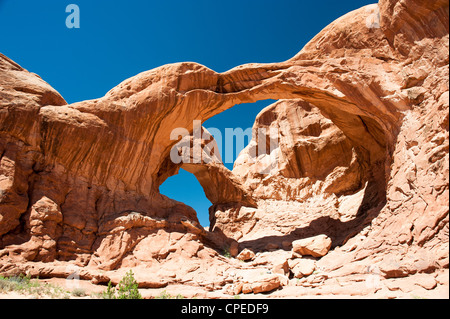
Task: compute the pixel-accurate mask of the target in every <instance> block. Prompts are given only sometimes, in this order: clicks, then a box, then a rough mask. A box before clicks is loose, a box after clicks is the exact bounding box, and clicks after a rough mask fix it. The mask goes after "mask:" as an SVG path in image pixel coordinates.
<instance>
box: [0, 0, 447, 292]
mask: <svg viewBox="0 0 450 319" xmlns="http://www.w3.org/2000/svg"><path fill="white" fill-rule="evenodd" d="M448 23H449V3H448V1H445V0H439V1H433V2H430V1H424V0H407V1H406V0H405V1H398V0H380V2H379V3H378V4H374V5H370V6H366V7H363V8H361V9H358V10H355V11H353V12H350V13H348V14H347V15H345V16H343V17H341V18H339V19H338V20H336V21H334V22H333V23H331V24H330V25H329V26H327V27H326V28H325V29H324V30H322V31H321V32H320V33H319V34H318V35H317V36H315V37H314V38H313V39H312V40H311V41H310V42H309V43H308V44H307V45H306V46H305V47H304V48H303V49H302V50H301V51H300V52H299V53H298V54H297V55H296V56H294V57H293V58H292V59H290V60H288V61H285V62H282V63H272V64H246V65H242V66H238V67H236V68H234V69H232V70H229V71H227V72H224V73H217V72H214V71H213V70H210V69H208V68H207V67H205V66H202V65H199V64H196V63H176V64H171V65H165V66H161V67H159V68H156V69H154V70H150V71H146V72H143V73H141V74H138V75H136V76H134V77H132V78H130V79H127V80H125V81H124V82H122V83H121V84H119V85H118V86H117V87H115V88H113V89H112V90H111V91H109V92H108V93H107V94H106V95H105V96H104V97H102V98H99V99H95V100H89V101H82V102H78V103H74V104H70V105H68V104H67V103H66V102H65V100H64V99H63V98H62V97H61V95H60V94H59V93H58V92H56V91H55V90H54V89H53V88H51V87H50V86H49V85H48V84H47V83H46V82H45V81H43V80H42V79H41V78H40V77H39V76H37V75H36V74H33V73H31V72H28V71H27V70H25V69H24V68H22V67H21V66H19V65H18V64H17V63H15V62H13V61H12V60H10V59H9V58H7V57H5V56H4V55H1V54H0V273H1V274H13V273H20V272H28V273H31V274H32V275H35V276H38V275H39V276H40V277H41V278H45V277H67V276H68V275H70V273H71V272H72V271H73V270H71V269H72V268H71V267H78V268H77V269H80V273H81V274H82V277H83V278H85V279H90V280H92V281H93V282H96V283H102V282H107V281H109V280H112V281H113V282H118V281H119V280H120V279H118V278H119V276H120V275H121V274H122V273H124V270H125V269H126V268H130V267H133V268H134V269H135V270H136V273H137V278H138V281H139V283H140V285H141V286H142V287H151V288H158V287H163V286H165V285H167V284H168V283H182V284H186V283H188V284H191V285H197V286H202V287H205V288H207V289H209V290H217V289H222V288H223V287H224V286H225V285H226V284H230V283H235V284H238V285H237V286H236V287H238V288H236V289H234V291H242V290H245V291H246V292H254V293H259V292H262V291H271V290H272V289H276V288H279V287H280V285H282V282H285V279H283V277H276V276H275V277H276V278H275V277H274V276H268V277H267V278H265V279H261V280H260V281H258V280H253V279H252V280H250V281H248V280H247V281H245V280H244V281H242V280H241V279H239V278H240V277H239V276H238V275H236V274H234V275H233V274H230V272H229V271H230V269H235V270H236V271H245V269H246V267H249V266H248V265H247V264H245V265H242V264H239V263H235V262H234V260H232V259H227V258H224V257H222V256H220V254H219V253H221V252H222V250H223V249H229V247H233V255H237V253H238V251H239V250H243V249H244V248H247V249H251V250H252V251H253V252H256V255H255V256H254V258H253V257H252V258H251V259H254V260H253V261H252V263H253V266H252V267H256V268H258V267H263V268H264V267H265V266H264V265H269V266H270V269H272V267H273V266H276V265H278V262H277V263H275V264H272V262H271V261H267V262H261V264H258V256H259V255H258V254H263V253H266V252H271V251H275V250H282V251H290V250H291V249H292V248H293V246H294V248H295V247H297V246H296V244H294V243H296V241H298V240H305V239H308V238H311V237H315V236H317V235H324V236H325V237H326V238H328V239H329V242H330V246H328V245H326V246H327V247H326V249H325V250H326V251H325V253H324V254H322V253H320V254H319V255H313V256H315V257H316V258H319V257H321V258H320V259H317V261H316V262H315V263H314V264H313V263H312V262H309V263H308V262H306V263H303V264H304V265H303V266H302V267H300V266H298V265H297V268H295V267H294V266H293V269H296V270H295V272H294V275H295V276H297V277H298V278H302V277H304V278H305V281H303V282H302V283H303V284H304V285H305V286H310V287H312V286H314V285H317V284H319V283H320V284H326V283H327V282H330V280H332V279H333V278H342V277H343V276H347V277H348V276H354V275H367V269H369V268H370V269H374V267H375V268H376V269H378V270H379V274H380V276H383V278H385V279H386V280H388V279H390V278H400V277H402V278H403V277H408V276H416V277H417V276H419V275H423V274H430V273H437V272H440V271H442V269H448V263H449V257H448V248H449V246H448V245H449V230H448V229H449V228H448V222H449V219H448V218H449V214H448V213H449V206H448V200H449V189H448V184H449V183H448V174H449V165H448V163H449V133H448V130H449V115H448V109H449V68H448V63H449V54H448V49H449V27H448ZM261 99H277V100H279V101H278V102H276V103H275V104H273V105H271V106H269V107H267V108H266V109H264V110H262V111H261V113H260V114H259V115H258V116H257V118H256V120H255V124H254V129H255V130H257V129H258V128H265V129H266V132H270V128H276V129H277V131H278V132H279V135H278V136H277V137H276V139H274V138H273V137H272V136H270V135H269V134H267V135H266V136H264V137H263V138H262V139H261V138H253V140H252V141H251V142H250V144H249V145H248V146H247V147H246V148H245V149H244V150H243V151H242V152H241V154H240V155H239V157H238V159H237V160H236V163H235V166H234V168H233V170H232V171H230V170H228V169H227V168H225V167H224V166H223V165H222V164H221V163H220V161H219V162H218V161H210V160H205V159H207V158H208V159H211V158H214V157H217V156H218V154H214V153H208V154H204V157H202V158H203V159H202V160H201V161H198V162H195V163H194V162H193V161H190V162H188V163H183V162H181V163H174V162H173V161H172V160H171V158H170V154H171V151H172V150H173V149H174V147H175V148H176V147H177V146H179V147H181V146H182V145H191V144H192V143H194V141H192V137H193V136H189V134H192V135H194V134H193V131H194V124H193V123H194V121H195V120H200V121H202V122H203V121H205V120H207V119H209V118H211V117H212V116H214V115H216V114H219V113H220V112H223V111H224V110H226V109H228V108H230V107H232V106H234V105H236V104H240V103H248V102H255V101H257V100H261ZM231 124H232V123H230V125H231ZM177 128H186V130H187V131H188V133H189V134H188V135H184V136H180V137H179V138H178V139H173V138H171V134H172V133H173V131H174V130H175V129H177ZM204 131H205V130H204V129H202V132H204ZM209 141H210V140H208V141H207V142H209ZM178 143H181V144H178ZM183 143H184V144H183ZM186 143H187V144H186ZM205 143H206V142H205V141H204V142H203V145H204V144H205ZM272 146H273V147H272ZM255 149H265V150H266V152H265V153H264V154H262V155H261V156H258V158H256V159H252V156H251V154H252V153H253V152H254V151H255ZM194 155H195V154H189V156H188V157H189V158H191V157H193V156H194ZM181 167H182V168H184V169H186V170H187V171H189V172H191V173H193V174H194V175H195V176H196V177H197V179H198V180H199V182H200V183H201V185H202V186H203V187H204V189H205V194H206V195H207V197H208V198H209V199H210V200H211V202H212V203H213V206H212V207H211V208H210V220H211V228H210V231H206V230H205V229H203V228H202V227H201V226H200V224H199V223H198V219H197V217H196V212H195V211H194V210H193V209H192V208H190V207H188V206H187V205H185V204H183V203H180V202H177V201H174V200H172V199H169V198H167V197H166V196H164V195H161V194H160V193H159V190H158V189H159V186H160V185H161V184H162V183H163V182H164V181H165V180H166V179H167V178H168V177H170V176H172V175H174V174H176V173H177V172H178V169H179V168H181ZM297 243H298V242H297ZM236 247H238V249H237V251H234V250H236ZM330 248H331V250H330V251H329V252H328V249H330ZM295 249H296V248H295ZM295 249H294V250H295ZM327 252H328V253H327ZM322 256H323V257H322ZM286 260H287V259H286ZM255 263H256V264H255ZM282 264H283V265H285V262H283V263H282ZM305 265H306V266H305ZM278 268H279V267H278ZM305 269H306V270H305ZM310 269H320V270H321V272H323V273H322V274H319V275H316V276H314V275H312V277H311V276H309V274H310V273H311V271H310ZM447 271H448V270H447ZM150 274H151V275H150ZM306 274H308V276H307V275H306ZM433 276H434V275H433ZM437 276H438V275H435V277H436V278H438V277H437ZM416 277H415V278H416ZM280 278H281V279H280ZM304 278H302V280H303V279H304ZM417 278H419V277H417ZM433 278H434V277H433ZM288 280H289V279H288ZM349 280H350V279H349ZM355 280H356V281H357V282H361V280H360V279H358V278H356V279H355ZM433 280H434V279H433ZM255 282H259V283H260V284H258V285H256V284H254V283H255ZM423 282H424V283H423V286H426V287H431V286H432V287H433V288H430V289H435V287H436V285H435V284H434V283H435V282H436V281H433V285H430V284H428V282H430V280H429V278H428V277H427V279H424V280H423ZM440 282H443V285H445V284H447V286H448V281H447V283H445V281H442V280H441V281H440ZM389 285H390V286H389ZM389 285H387V286H386V287H387V288H386V289H388V290H389V287H391V288H392V287H396V285H395V284H393V283H392V282H390V284H389ZM402 287H403V286H402ZM324 289H325V288H324ZM392 289H395V288H392ZM399 289H400V288H399ZM357 290H358V289H357ZM405 290H406V288H405ZM325 291H326V290H325ZM336 291H339V289H337V290H336ZM360 291H365V290H360ZM390 291H391V290H390Z"/></svg>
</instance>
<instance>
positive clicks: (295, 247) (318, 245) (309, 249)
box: [292, 235, 331, 257]
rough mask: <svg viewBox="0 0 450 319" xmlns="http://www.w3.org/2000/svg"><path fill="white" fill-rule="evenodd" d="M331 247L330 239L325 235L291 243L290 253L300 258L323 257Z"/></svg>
mask: <svg viewBox="0 0 450 319" xmlns="http://www.w3.org/2000/svg"><path fill="white" fill-rule="evenodd" d="M330 247H331V239H330V238H329V237H328V236H327V235H317V236H314V237H310V238H305V239H299V240H296V241H294V242H292V251H293V252H295V253H297V254H300V255H302V256H306V255H311V256H313V257H323V256H325V255H326V254H327V253H328V251H329V250H330Z"/></svg>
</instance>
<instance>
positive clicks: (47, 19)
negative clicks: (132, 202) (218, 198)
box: [0, 0, 376, 226]
mask: <svg viewBox="0 0 450 319" xmlns="http://www.w3.org/2000/svg"><path fill="white" fill-rule="evenodd" d="M375 2H376V0H341V1H336V0H322V1H302V0H227V1H214V0H126V1H117V0H69V1H64V0H39V1H36V0H22V1H19V0H0V52H1V53H3V54H5V55H6V56H8V57H10V58H11V59H13V60H14V61H16V62H17V63H19V64H20V65H21V66H22V67H24V68H26V69H28V70H29V71H31V72H35V73H37V74H39V75H40V76H41V77H42V78H43V79H44V80H45V81H47V82H48V83H50V85H52V86H53V87H54V88H55V89H56V90H58V91H59V92H60V93H61V94H62V96H63V97H64V98H65V99H66V101H67V102H68V103H72V102H77V101H81V100H86V99H93V98H98V97H101V96H103V95H105V93H106V92H107V91H109V90H110V89H111V88H113V87H114V86H116V85H117V84H119V83H120V82H122V81H123V80H124V79H126V78H129V77H131V76H134V75H136V74H137V73H139V72H142V71H145V70H149V69H152V68H155V67H158V66H161V65H163V64H167V63H173V62H181V61H193V62H198V63H201V64H203V65H205V66H207V67H209V68H211V69H213V70H215V71H217V72H223V71H226V70H228V69H230V68H233V67H235V66H237V65H240V64H244V63H248V62H258V63H264V62H280V61H284V60H287V59H289V58H291V57H292V56H294V55H295V54H296V53H297V52H298V51H300V49H301V48H302V47H303V46H304V45H305V44H306V43H307V42H308V41H309V40H310V39H312V37H313V36H315V35H316V34H317V33H318V32H319V31H320V30H322V29H323V28H324V27H325V26H327V25H328V24H329V23H330V22H332V21H333V20H335V19H336V18H338V17H340V16H342V15H343V14H345V13H347V12H349V11H352V10H354V9H357V8H360V7H362V6H364V5H367V4H371V3H375ZM71 3H73V4H77V5H78V6H79V8H80V13H81V15H80V28H79V29H68V28H67V27H66V24H65V21H66V17H67V16H68V15H69V14H68V13H66V12H65V9H66V6H67V5H69V4H71ZM268 104H270V101H261V102H258V103H254V104H252V105H240V106H236V107H234V108H232V109H230V110H228V111H226V112H224V113H222V114H219V115H217V116H216V117H214V118H212V119H210V120H208V121H207V122H206V123H205V124H204V126H205V127H217V128H219V129H222V130H223V129H224V128H225V126H227V127H232V128H235V127H241V128H243V129H245V128H247V127H251V126H252V124H253V121H254V119H255V116H256V115H257V114H258V113H259V111H260V110H261V109H263V108H264V107H265V106H267V105H268ZM225 123H227V125H225ZM227 166H228V167H229V168H232V164H229V165H227ZM160 190H161V192H162V193H163V194H165V195H167V196H169V197H171V198H174V199H176V200H179V201H182V202H184V203H186V204H188V205H190V206H191V207H193V208H194V209H195V210H196V211H197V213H198V216H199V220H200V222H201V223H202V225H204V226H207V225H208V224H209V220H208V207H209V206H210V205H211V203H210V202H209V201H208V200H207V199H206V197H205V195H204V193H203V190H202V188H201V187H200V185H199V183H198V182H197V180H196V179H195V177H194V176H192V175H191V174H189V173H187V172H184V171H182V172H180V174H178V175H177V176H173V177H171V178H169V179H168V180H167V181H166V182H165V183H164V184H163V185H162V186H161V188H160Z"/></svg>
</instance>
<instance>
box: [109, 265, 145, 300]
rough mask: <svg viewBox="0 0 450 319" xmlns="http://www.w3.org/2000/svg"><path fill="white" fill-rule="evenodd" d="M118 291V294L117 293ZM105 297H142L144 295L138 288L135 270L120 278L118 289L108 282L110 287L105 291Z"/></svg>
mask: <svg viewBox="0 0 450 319" xmlns="http://www.w3.org/2000/svg"><path fill="white" fill-rule="evenodd" d="M116 293H117V295H116ZM103 298H105V299H142V296H141V294H140V292H139V290H138V283H137V282H136V279H134V274H133V271H132V270H130V271H129V272H127V273H126V274H125V276H124V277H123V278H122V280H120V282H119V284H118V285H117V289H116V288H114V287H113V286H112V284H111V281H110V282H109V283H108V288H107V289H106V291H105V292H104V293H103Z"/></svg>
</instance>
